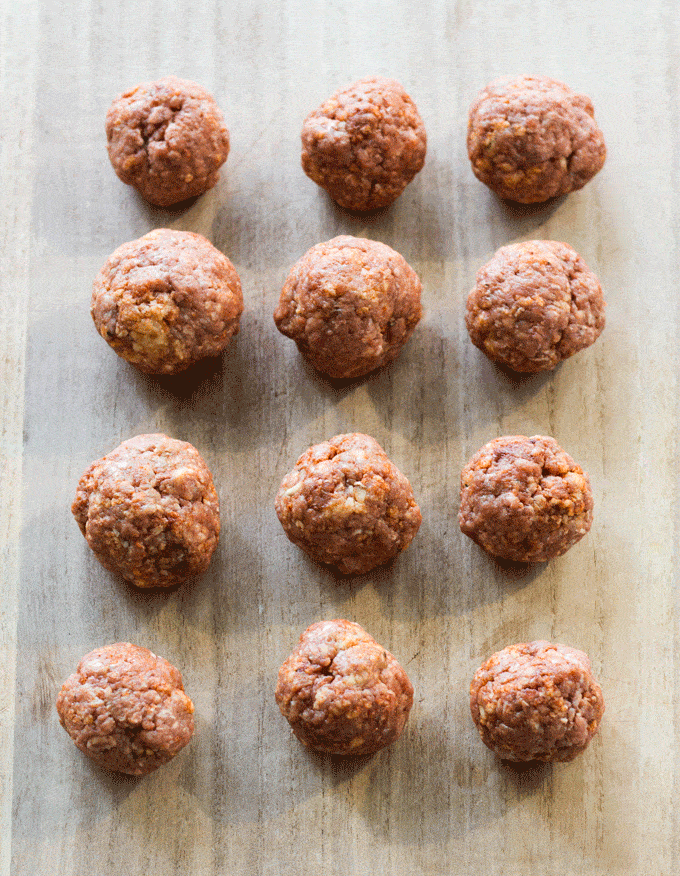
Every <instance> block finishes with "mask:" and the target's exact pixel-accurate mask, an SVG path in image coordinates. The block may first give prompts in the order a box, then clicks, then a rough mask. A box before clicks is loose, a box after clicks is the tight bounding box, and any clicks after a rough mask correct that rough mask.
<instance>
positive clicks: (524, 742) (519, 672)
mask: <svg viewBox="0 0 680 876" xmlns="http://www.w3.org/2000/svg"><path fill="white" fill-rule="evenodd" d="M470 710H471V712H472V719H473V721H474V722H475V725H476V726H477V729H478V730H479V734H480V736H481V737H482V740H483V742H484V744H485V745H487V746H488V747H489V748H490V749H491V750H492V751H493V752H494V753H495V754H497V755H498V756H499V757H501V758H504V759H505V760H514V761H546V762H547V761H569V760H572V759H573V758H575V757H576V756H577V755H579V754H581V753H582V752H583V751H584V750H585V749H586V747H587V746H588V744H589V743H590V740H591V739H592V738H593V736H594V735H595V733H597V730H598V727H599V725H600V721H601V720H602V716H603V714H604V700H603V698H602V690H601V688H600V685H599V684H598V683H597V682H596V681H595V679H594V678H593V676H592V673H591V668H590V660H589V659H588V657H587V656H586V655H585V654H584V653H583V651H577V650H576V649H575V648H569V647H567V646H566V645H552V644H550V642H542V641H539V642H527V643H521V644H518V645H510V646H509V647H507V648H504V649H503V650H502V651H498V652H497V653H496V654H493V655H492V656H491V657H490V658H489V659H488V660H487V661H486V663H484V664H483V665H482V666H480V668H479V669H478V670H477V672H476V673H475V675H474V678H473V679H472V684H471V685H470Z"/></svg>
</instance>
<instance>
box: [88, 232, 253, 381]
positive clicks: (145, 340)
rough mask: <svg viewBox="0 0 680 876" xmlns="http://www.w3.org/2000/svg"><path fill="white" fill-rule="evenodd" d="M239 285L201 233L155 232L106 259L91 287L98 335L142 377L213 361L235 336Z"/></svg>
mask: <svg viewBox="0 0 680 876" xmlns="http://www.w3.org/2000/svg"><path fill="white" fill-rule="evenodd" d="M242 312H243V294H242V292H241V281H240V280H239V276H238V274H237V273H236V269H235V268H234V266H233V265H232V263H231V262H230V261H229V259H228V258H227V257H226V256H225V255H222V253H221V252H220V251H219V250H217V249H215V247H214V246H213V245H212V244H211V243H210V242H209V241H208V240H206V239H205V237H203V236H202V235H201V234H194V233H193V232H191V231H171V230H170V229H169V228H158V229H156V231H151V232H149V234H145V235H144V237H140V238H139V240H132V241H130V242H129V243H124V244H123V245H122V246H119V247H118V249H117V250H116V251H115V252H114V253H112V255H110V256H109V258H108V259H107V260H106V263H105V264H104V267H103V268H102V269H101V271H100V272H99V274H98V275H97V277H96V279H95V281H94V285H93V287H92V303H91V313H92V319H93V320H94V324H95V326H96V327H97V331H98V332H99V334H100V335H101V336H102V337H103V338H104V340H105V341H107V342H108V343H109V344H110V345H111V346H112V347H113V349H114V350H115V351H116V353H118V355H119V356H121V357H122V358H123V359H126V360H127V361H128V362H130V363H132V364H133V365H136V366H137V368H139V369H140V370H141V371H145V372H146V373H148V374H177V373H178V372H180V371H184V370H185V369H186V368H188V367H189V366H190V365H193V364H194V362H197V361H198V360H199V359H203V358H205V357H208V356H217V355H218V354H219V353H221V352H222V350H224V348H225V347H226V346H227V344H228V343H229V340H230V339H231V337H232V336H233V335H235V334H236V333H237V332H238V330H239V319H240V317H241V313H242Z"/></svg>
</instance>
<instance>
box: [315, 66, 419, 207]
mask: <svg viewBox="0 0 680 876" xmlns="http://www.w3.org/2000/svg"><path fill="white" fill-rule="evenodd" d="M426 149H427V137H426V135H425V126H424V125H423V120H422V119H421V117H420V114H419V113H418V110H417V109H416V105H415V104H414V103H413V101H412V100H411V98H410V97H409V96H408V94H407V93H406V92H405V91H404V89H403V87H402V86H401V84H400V83H399V82H397V81H396V80H394V79H384V78H382V77H380V76H368V77H366V78H365V79H359V80H358V81H357V82H354V83H352V85H347V86H345V87H344V88H340V89H339V90H338V91H336V92H335V94H333V95H332V96H331V97H329V98H328V100H326V101H325V102H324V103H322V104H321V106H320V107H319V108H318V109H316V110H314V111H313V112H311V113H310V114H309V115H308V116H307V118H306V119H305V122H304V124H303V126H302V169H303V170H304V172H305V173H306V174H307V176H309V177H310V178H311V179H313V180H314V182H315V183H317V184H318V185H320V186H321V187H322V188H324V189H326V191H327V192H328V194H329V195H330V196H331V198H333V200H334V201H336V202H337V203H338V204H340V206H341V207H346V208H347V209H349V210H373V209H376V208H377V207H386V206H387V205H388V204H391V203H392V201H394V200H395V199H396V198H398V197H399V195H400V194H401V193H402V192H403V191H404V189H405V188H406V186H407V185H408V183H410V182H411V180H412V179H413V177H414V176H415V175H416V174H417V173H418V171H419V170H420V169H421V168H422V166H423V164H424V163H425V152H426Z"/></svg>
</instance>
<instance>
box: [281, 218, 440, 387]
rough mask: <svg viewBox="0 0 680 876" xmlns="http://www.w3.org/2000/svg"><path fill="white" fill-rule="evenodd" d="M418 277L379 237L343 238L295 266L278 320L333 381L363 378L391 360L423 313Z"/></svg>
mask: <svg viewBox="0 0 680 876" xmlns="http://www.w3.org/2000/svg"><path fill="white" fill-rule="evenodd" d="M421 290H422V286H421V285H420V280H419V279H418V275H417V274H416V272H415V271H414V270H413V268H412V267H411V266H410V265H409V264H408V263H407V262H406V261H405V259H404V258H403V257H402V256H400V255H399V253H398V252H395V251H394V250H393V249H390V247H389V246H385V244H384V243H378V242H377V241H374V240H365V239H363V238H360V237H349V236H347V235H342V236H340V237H334V238H333V240H329V241H328V242H327V243H319V244H317V246H313V247H312V248H311V249H310V250H309V252H307V253H306V254H305V255H304V256H303V257H302V258H301V259H300V260H299V261H298V262H297V263H296V264H295V265H293V267H292V268H291V271H290V273H289V274H288V279H287V280H286V282H285V285H284V287H283V289H282V291H281V299H280V301H279V306H278V307H277V308H276V310H275V311H274V322H275V323H276V326H277V328H278V330H279V331H280V332H282V333H283V334H284V335H287V336H288V337H289V338H292V339H293V340H294V341H295V343H296V344H297V345H298V349H299V350H300V352H301V353H302V354H303V355H304V356H306V357H307V359H309V361H310V362H311V363H312V365H313V366H314V367H315V368H316V369H317V370H319V371H321V372H322V373H323V374H327V375H328V376H329V377H360V376H361V375H363V374H368V373H369V372H370V371H373V370H374V369H376V368H379V367H380V366H381V365H384V364H386V363H387V362H391V361H392V359H394V358H395V357H396V356H397V355H398V354H399V352H400V351H401V348H402V347H403V346H404V344H405V343H406V342H407V341H408V339H409V338H410V337H411V335H412V334H413V331H414V329H415V327H416V325H417V324H418V321H419V319H420V317H421V316H422V313H423V311H422V308H421V306H420V293H421Z"/></svg>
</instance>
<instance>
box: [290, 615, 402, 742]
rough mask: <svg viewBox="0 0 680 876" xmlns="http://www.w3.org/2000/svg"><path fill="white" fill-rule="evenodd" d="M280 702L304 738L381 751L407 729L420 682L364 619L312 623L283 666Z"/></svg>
mask: <svg viewBox="0 0 680 876" xmlns="http://www.w3.org/2000/svg"><path fill="white" fill-rule="evenodd" d="M276 702H277V703H278V705H279V709H280V710H281V713H282V714H283V715H284V716H285V718H287V720H288V721H289V723H290V725H291V727H292V729H293V732H294V733H295V735H296V736H297V738H298V739H299V740H300V742H302V743H303V745H306V746H308V747H309V748H313V749H314V750H316V751H322V752H327V753H330V754H338V755H366V754H373V753H374V752H376V751H378V750H379V749H381V748H383V747H384V746H386V745H390V744H391V743H392V742H394V741H395V740H396V739H398V738H399V736H400V735H401V732H402V730H403V729H404V724H405V723H406V719H407V718H408V715H409V712H410V710H411V706H412V705H413V687H412V686H411V682H410V681H409V680H408V678H407V676H406V673H405V672H404V670H403V669H402V668H401V666H400V665H399V663H397V661H396V660H395V658H394V657H393V656H392V654H390V652H389V651H386V650H385V648H383V647H382V646H381V645H379V644H378V643H377V642H376V641H375V639H373V638H372V636H369V635H368V633H367V632H366V631H365V630H363V629H362V628H361V627H360V626H359V624H355V623H351V622H350V621H346V620H332V621H321V622H320V623H316V624H312V626H311V627H309V629H307V630H306V631H305V632H304V633H303V634H302V636H301V637H300V641H299V643H298V646H297V648H295V650H294V651H293V653H292V654H291V655H290V657H289V658H288V659H287V660H286V662H285V663H284V664H283V666H282V667H281V669H280V671H279V677H278V684H277V687H276Z"/></svg>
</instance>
